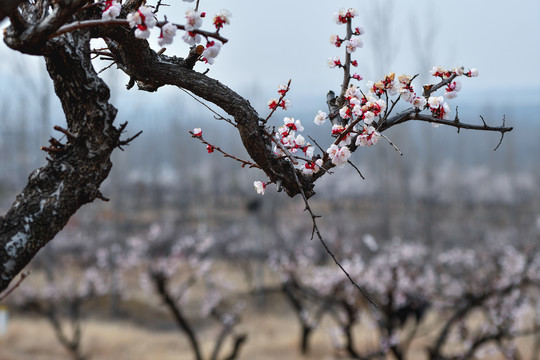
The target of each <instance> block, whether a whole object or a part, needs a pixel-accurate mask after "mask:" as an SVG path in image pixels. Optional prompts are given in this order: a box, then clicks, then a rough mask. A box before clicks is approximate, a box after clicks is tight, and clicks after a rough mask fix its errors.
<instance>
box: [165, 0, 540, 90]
mask: <svg viewBox="0 0 540 360" xmlns="http://www.w3.org/2000/svg"><path fill="white" fill-rule="evenodd" d="M179 3H180V4H179V5H180V7H179V8H178V10H176V8H175V9H174V11H172V9H171V14H170V16H169V18H170V19H172V18H175V19H176V18H179V17H181V16H182V15H183V14H182V13H181V11H182V10H183V9H184V8H185V7H186V6H188V4H187V3H184V2H179ZM200 3H201V5H200V8H201V9H202V10H205V11H208V13H209V14H210V15H213V14H214V12H215V10H217V9H220V8H226V9H228V10H230V11H231V12H232V14H233V17H232V19H231V24H230V26H228V27H226V28H225V29H224V30H223V31H222V33H223V35H224V36H226V37H228V38H229V40H230V42H229V43H228V44H226V45H225V46H224V47H223V48H222V53H221V54H220V56H219V57H218V58H217V59H216V63H215V65H214V66H213V67H212V68H211V72H210V75H211V76H213V77H216V78H218V79H220V80H221V81H222V82H224V83H225V84H229V85H230V86H231V87H233V88H236V89H242V88H245V87H246V86H247V84H250V83H252V84H258V86H260V87H263V88H266V87H268V86H274V87H275V86H277V85H278V83H281V82H286V81H287V80H288V79H289V78H292V80H293V89H294V90H296V91H298V92H311V93H314V92H318V91H321V92H322V93H323V94H326V92H327V91H328V90H329V89H330V88H334V89H335V88H337V87H338V86H339V84H340V80H341V73H340V71H339V70H337V69H329V68H328V67H327V65H326V61H327V59H328V57H330V56H336V55H340V56H342V52H343V51H342V49H337V48H335V47H333V46H331V45H330V43H329V41H328V39H329V37H330V35H331V34H338V35H343V34H344V31H345V26H344V25H337V24H335V22H334V21H333V14H334V12H335V11H336V10H338V9H339V8H348V7H354V8H356V9H357V10H358V12H359V18H358V19H357V21H355V24H356V25H359V26H363V27H364V28H365V31H366V34H365V35H364V36H363V37H364V48H362V49H359V50H357V51H356V53H355V54H354V56H355V58H356V59H358V61H359V62H360V67H359V69H358V72H359V73H360V74H361V75H362V76H364V78H366V80H367V79H373V77H379V76H380V75H382V74H380V73H379V72H380V71H383V70H381V69H382V68H384V69H385V70H384V72H388V71H395V72H397V73H410V74H415V73H421V74H422V72H423V73H424V74H426V73H427V71H428V70H429V68H430V67H431V66H432V65H442V66H447V67H455V66H457V65H463V66H465V67H475V68H478V70H479V72H480V77H479V78H477V79H471V80H467V81H465V82H464V84H463V85H464V90H466V89H467V88H469V89H472V90H475V89H502V90H513V91H515V92H520V91H521V89H522V88H530V87H536V88H538V87H540V46H539V40H538V39H539V38H540V1H538V0H524V1H521V0H516V1H493V0H475V1H469V0H457V1H444V2H443V1H434V0H393V1H392V0H376V1H374V0H361V1H358V0H356V1H320V0H319V1H298V0H273V1H247V0H231V1H223V0H201V2H200ZM206 25H209V24H206ZM385 31H386V33H387V34H386V35H385V34H384V32H385ZM377 49H379V50H377ZM381 52H383V53H384V54H383V55H384V56H387V60H384V59H383V60H382V62H383V63H384V64H380V62H381V60H379V59H381V56H380V54H381ZM422 58H423V59H424V60H421V59H422ZM426 60H428V61H429V60H431V61H429V62H428V63H429V65H428V68H427V69H426V68H423V67H422V65H424V66H425V64H423V63H422V62H424V63H425V62H426ZM375 80H376V79H375ZM272 90H273V88H272ZM467 93H469V92H467ZM537 94H538V93H537Z"/></svg>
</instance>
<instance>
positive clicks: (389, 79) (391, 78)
mask: <svg viewBox="0 0 540 360" xmlns="http://www.w3.org/2000/svg"><path fill="white" fill-rule="evenodd" d="M395 78H396V74H395V73H390V74H388V75H386V76H385V77H384V79H383V80H380V81H377V82H376V83H374V82H373V81H368V82H367V87H368V89H369V92H370V93H372V94H375V95H376V96H381V95H382V94H384V93H387V94H388V95H391V96H394V95H396V94H397V88H396V82H395Z"/></svg>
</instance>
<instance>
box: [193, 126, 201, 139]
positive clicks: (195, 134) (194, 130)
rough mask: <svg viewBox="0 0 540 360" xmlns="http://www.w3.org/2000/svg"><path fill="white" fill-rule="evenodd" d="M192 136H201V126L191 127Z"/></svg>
mask: <svg viewBox="0 0 540 360" xmlns="http://www.w3.org/2000/svg"><path fill="white" fill-rule="evenodd" d="M193 136H196V137H201V136H202V130H201V128H195V129H193Z"/></svg>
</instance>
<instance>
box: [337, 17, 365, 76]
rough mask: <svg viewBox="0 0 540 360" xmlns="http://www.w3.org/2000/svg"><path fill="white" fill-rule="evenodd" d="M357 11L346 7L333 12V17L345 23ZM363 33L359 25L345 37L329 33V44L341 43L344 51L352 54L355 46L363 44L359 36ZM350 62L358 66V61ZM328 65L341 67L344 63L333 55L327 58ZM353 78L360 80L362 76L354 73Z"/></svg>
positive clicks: (339, 44) (339, 45)
mask: <svg viewBox="0 0 540 360" xmlns="http://www.w3.org/2000/svg"><path fill="white" fill-rule="evenodd" d="M357 15H358V13H357V11H356V10H354V9H348V10H343V9H342V10H340V11H338V12H336V13H335V14H334V19H335V20H336V22H337V23H338V24H346V23H347V21H348V20H350V19H352V18H354V17H355V16H357ZM362 34H364V29H363V28H360V27H356V28H354V31H352V34H351V35H350V36H348V37H347V38H340V37H339V35H335V34H334V35H331V36H330V44H332V45H334V46H335V47H341V46H342V45H343V46H344V47H345V51H346V52H347V53H348V54H352V53H353V52H355V51H356V49H357V48H361V47H363V46H364V43H363V42H362V39H361V38H360V35H362ZM350 64H351V65H352V66H354V67H356V66H358V61H356V60H353V61H351V62H350ZM328 66H329V67H330V68H331V69H333V68H336V67H338V68H343V67H344V65H343V63H342V62H341V59H340V58H339V56H335V57H333V58H329V59H328ZM351 77H352V78H353V79H356V80H358V81H360V80H362V77H361V76H360V75H358V74H354V75H352V76H351Z"/></svg>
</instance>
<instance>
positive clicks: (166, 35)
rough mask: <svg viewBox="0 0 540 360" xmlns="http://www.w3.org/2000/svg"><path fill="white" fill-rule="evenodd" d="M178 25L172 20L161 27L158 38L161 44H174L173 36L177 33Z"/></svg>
mask: <svg viewBox="0 0 540 360" xmlns="http://www.w3.org/2000/svg"><path fill="white" fill-rule="evenodd" d="M176 30H177V28H176V26H174V25H173V24H171V23H170V22H168V23H166V24H165V25H163V26H162V27H161V34H160V35H159V38H158V44H159V46H163V45H167V44H172V42H173V38H174V36H175V35H176Z"/></svg>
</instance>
